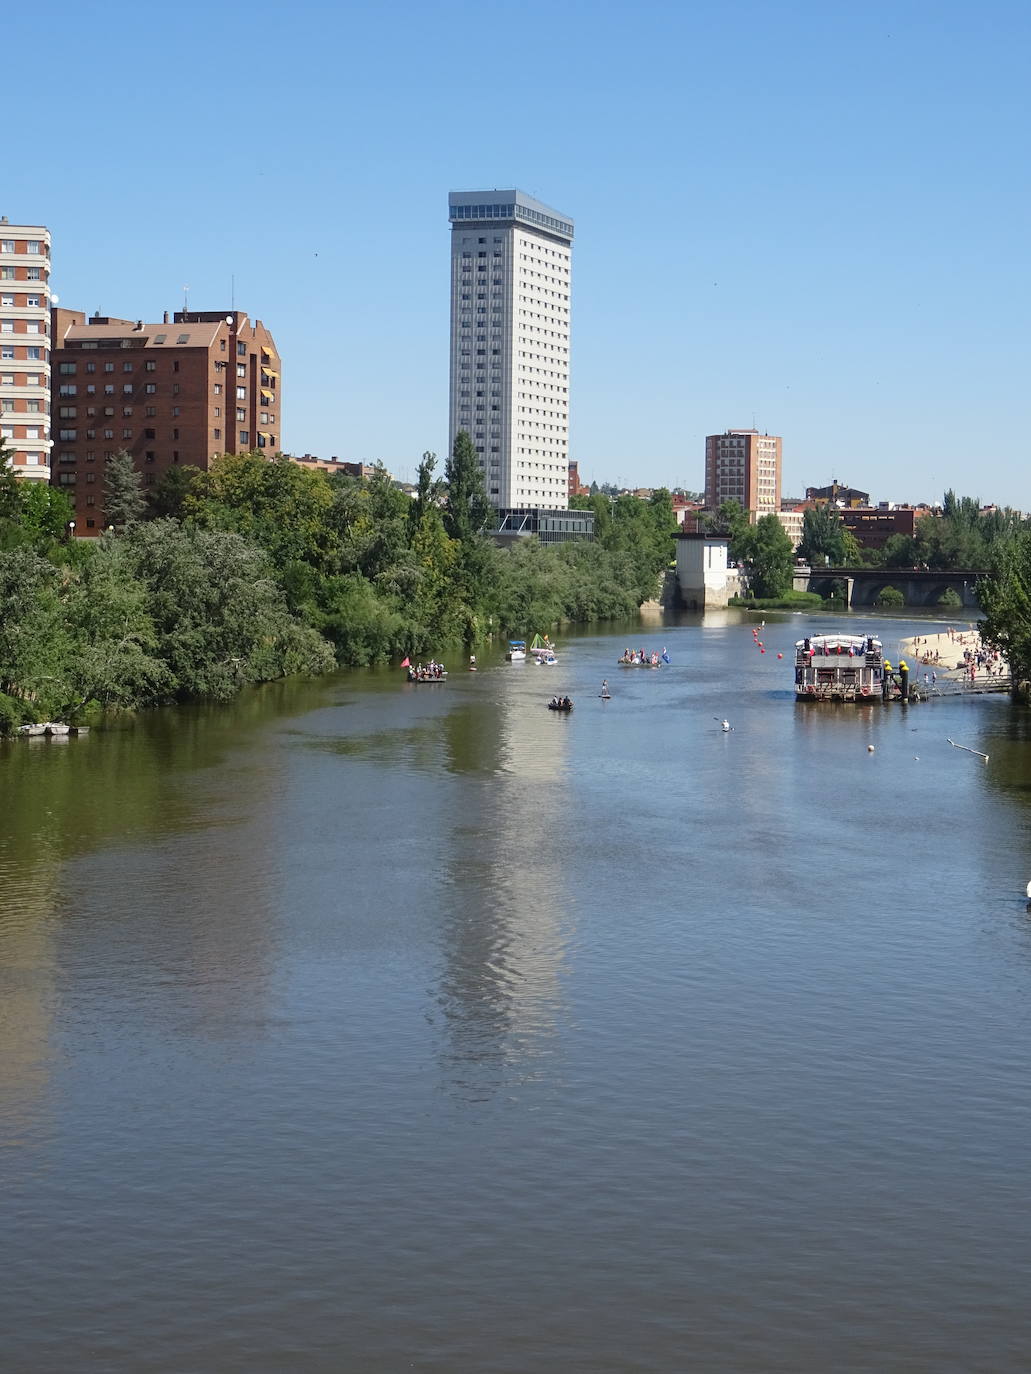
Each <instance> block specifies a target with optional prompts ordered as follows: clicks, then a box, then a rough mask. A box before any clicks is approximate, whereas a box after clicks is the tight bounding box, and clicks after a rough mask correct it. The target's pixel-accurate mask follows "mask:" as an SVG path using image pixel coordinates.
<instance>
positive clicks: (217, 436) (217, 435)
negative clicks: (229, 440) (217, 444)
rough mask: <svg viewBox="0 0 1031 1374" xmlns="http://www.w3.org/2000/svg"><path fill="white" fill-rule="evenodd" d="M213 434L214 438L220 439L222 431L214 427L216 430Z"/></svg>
mask: <svg viewBox="0 0 1031 1374" xmlns="http://www.w3.org/2000/svg"><path fill="white" fill-rule="evenodd" d="M214 435H215V438H216V439H221V437H222V431H221V430H220V429H216V430H215V431H214Z"/></svg>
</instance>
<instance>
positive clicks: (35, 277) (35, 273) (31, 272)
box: [25, 267, 43, 281]
mask: <svg viewBox="0 0 1031 1374" xmlns="http://www.w3.org/2000/svg"><path fill="white" fill-rule="evenodd" d="M25 278H26V280H27V281H42V280H43V278H42V277H41V276H40V275H39V268H38V267H27V268H26V269H25Z"/></svg>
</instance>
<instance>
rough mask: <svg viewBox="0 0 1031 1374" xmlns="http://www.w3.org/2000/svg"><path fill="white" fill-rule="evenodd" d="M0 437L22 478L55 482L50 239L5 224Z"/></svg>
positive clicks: (35, 229)
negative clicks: (52, 465)
mask: <svg viewBox="0 0 1031 1374" xmlns="http://www.w3.org/2000/svg"><path fill="white" fill-rule="evenodd" d="M0 434H2V435H3V437H4V440H5V442H6V444H7V450H8V452H9V453H10V454H11V455H12V457H13V461H14V470H15V472H16V473H17V474H18V476H19V477H24V478H27V479H28V478H32V479H35V480H36V481H40V482H46V481H49V479H50V443H51V440H50V233H49V231H48V230H47V229H45V228H44V227H43V226H42V225H41V224H9V223H8V221H7V217H6V216H4V217H3V218H2V219H0Z"/></svg>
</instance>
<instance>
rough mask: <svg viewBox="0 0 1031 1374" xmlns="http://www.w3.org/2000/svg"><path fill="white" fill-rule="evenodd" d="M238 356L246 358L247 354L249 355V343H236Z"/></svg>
mask: <svg viewBox="0 0 1031 1374" xmlns="http://www.w3.org/2000/svg"><path fill="white" fill-rule="evenodd" d="M236 356H237V357H238V358H246V356H247V345H246V344H245V343H243V342H239V343H237V345H236Z"/></svg>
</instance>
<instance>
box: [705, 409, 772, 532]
mask: <svg viewBox="0 0 1031 1374" xmlns="http://www.w3.org/2000/svg"><path fill="white" fill-rule="evenodd" d="M781 464H782V441H781V438H780V436H779V435H778V434H760V433H759V431H758V430H757V429H728V430H726V431H725V432H724V433H723V434H709V435H706V439H705V506H706V509H707V510H718V509H719V507H720V506H721V505H722V504H723V502H724V501H730V500H733V501H736V502H737V503H738V505H739V506H741V508H742V509H743V510H746V511H747V512H748V516H749V520H750V521H752V522H753V523H754V521H756V520H757V519H758V518H759V517H760V516H761V515H773V514H775V513H776V512H777V511H779V510H780V484H781Z"/></svg>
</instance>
